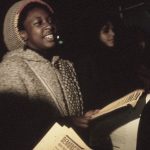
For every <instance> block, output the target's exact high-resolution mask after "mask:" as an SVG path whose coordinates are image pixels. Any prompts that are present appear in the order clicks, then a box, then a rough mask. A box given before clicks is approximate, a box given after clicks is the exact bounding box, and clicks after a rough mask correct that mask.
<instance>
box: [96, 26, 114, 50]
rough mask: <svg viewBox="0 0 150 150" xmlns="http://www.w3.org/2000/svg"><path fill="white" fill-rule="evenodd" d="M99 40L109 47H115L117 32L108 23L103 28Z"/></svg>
mask: <svg viewBox="0 0 150 150" xmlns="http://www.w3.org/2000/svg"><path fill="white" fill-rule="evenodd" d="M99 40H100V41H101V42H102V43H103V44H104V45H105V46H107V47H114V45H115V32H114V29H113V25H112V24H111V23H108V24H106V25H104V26H103V27H102V29H101V30H100V32H99Z"/></svg>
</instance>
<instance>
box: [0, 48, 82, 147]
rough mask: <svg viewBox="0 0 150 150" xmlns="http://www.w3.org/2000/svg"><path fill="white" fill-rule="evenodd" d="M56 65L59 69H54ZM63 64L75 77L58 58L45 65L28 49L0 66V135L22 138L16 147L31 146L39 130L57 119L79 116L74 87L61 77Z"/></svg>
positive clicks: (79, 102)
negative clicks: (19, 144) (0, 120)
mask: <svg viewBox="0 0 150 150" xmlns="http://www.w3.org/2000/svg"><path fill="white" fill-rule="evenodd" d="M59 64H61V65H62V69H60V67H57V66H60V65H59ZM63 64H64V66H68V68H67V70H69V69H70V70H69V71H71V72H72V73H73V74H74V77H75V72H74V69H73V66H72V64H71V63H70V62H69V61H67V60H63V59H61V58H59V57H58V56H54V57H53V59H52V61H49V60H47V59H45V58H43V57H42V56H40V55H39V54H38V53H36V52H34V51H33V50H30V49H27V50H22V49H18V50H15V51H11V52H8V54H6V55H5V57H4V59H3V61H2V63H1V64H0V117H1V119H2V120H3V121H2V122H3V125H1V126H0V132H1V133H2V132H5V133H4V135H3V134H2V135H3V136H4V137H7V136H8V135H5V134H6V132H7V133H8V132H10V133H11V136H12V135H13V137H15V139H16V138H17V140H15V141H18V139H19V136H20V134H24V136H23V138H25V140H21V142H20V143H22V142H23V143H24V141H27V140H29V139H30V142H29V143H32V144H33V142H34V140H33V137H34V138H35V139H36V138H37V137H38V138H40V137H41V135H40V136H39V135H37V134H43V130H44V131H45V130H46V129H47V128H50V126H51V125H52V124H53V123H54V122H56V121H58V119H59V118H64V117H65V116H79V115H81V114H82V98H81V93H80V90H79V88H78V83H77V81H76V79H75V78H73V77H72V76H70V79H71V80H70V79H69V76H67V74H65V73H64V72H66V71H67V70H65V71H64V69H65V68H63ZM64 76H66V78H65V77H64ZM69 93H71V95H70V94H69ZM65 118H66V117H65ZM65 118H64V119H65ZM64 123H65V120H64ZM1 127H2V128H1ZM13 129H14V130H13ZM9 130H10V131H9ZM41 131H42V133H41ZM12 132H13V133H12ZM17 134H18V135H17ZM25 134H26V135H25ZM9 136H10V135H9ZM31 137H32V138H31ZM7 142H8V139H7ZM9 143H11V142H9ZM24 144H25V145H26V144H28V142H25V143H24ZM24 144H21V145H24ZM12 145H13V146H14V145H15V144H14V143H13V144H12ZM16 145H17V147H18V144H16Z"/></svg>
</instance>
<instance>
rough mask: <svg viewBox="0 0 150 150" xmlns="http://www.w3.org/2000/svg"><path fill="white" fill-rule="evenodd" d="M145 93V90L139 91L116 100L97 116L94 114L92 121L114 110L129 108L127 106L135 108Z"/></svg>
mask: <svg viewBox="0 0 150 150" xmlns="http://www.w3.org/2000/svg"><path fill="white" fill-rule="evenodd" d="M143 92H144V90H143V89H137V90H135V91H133V92H131V93H129V94H127V95H125V96H123V97H121V98H119V99H117V100H115V101H114V102H112V103H110V104H108V105H107V106H105V107H104V108H102V109H100V110H99V111H98V112H97V113H96V114H94V115H93V116H92V119H95V118H97V117H99V116H102V115H104V114H106V113H109V112H111V111H113V110H116V109H119V108H121V107H124V106H127V105H131V106H132V107H135V105H136V104H137V102H138V100H139V98H140V96H141V95H142V93H143Z"/></svg>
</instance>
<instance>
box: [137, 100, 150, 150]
mask: <svg viewBox="0 0 150 150" xmlns="http://www.w3.org/2000/svg"><path fill="white" fill-rule="evenodd" d="M149 139H150V102H148V104H147V105H146V106H145V108H144V110H143V113H142V116H141V120H140V124H139V131H138V140H137V150H149V149H150V148H149Z"/></svg>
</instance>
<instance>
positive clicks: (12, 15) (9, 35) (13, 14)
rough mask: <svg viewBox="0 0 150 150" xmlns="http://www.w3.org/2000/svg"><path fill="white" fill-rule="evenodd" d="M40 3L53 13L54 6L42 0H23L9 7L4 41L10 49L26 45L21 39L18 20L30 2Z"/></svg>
mask: <svg viewBox="0 0 150 150" xmlns="http://www.w3.org/2000/svg"><path fill="white" fill-rule="evenodd" d="M34 2H36V3H40V4H43V5H45V6H47V8H48V9H49V10H50V12H52V13H53V10H52V8H51V7H50V6H49V5H48V4H47V3H45V2H44V1H42V0H21V1H18V2H16V3H15V4H14V5H12V7H10V8H9V10H8V12H7V14H6V16H5V20H4V25H3V36H4V42H5V44H6V46H7V48H8V50H9V51H12V50H15V49H18V48H22V47H23V46H24V44H25V43H24V41H23V40H22V39H21V37H20V35H19V31H18V20H19V17H20V14H21V12H22V10H23V9H24V8H25V7H26V6H27V5H28V4H30V3H34Z"/></svg>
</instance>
